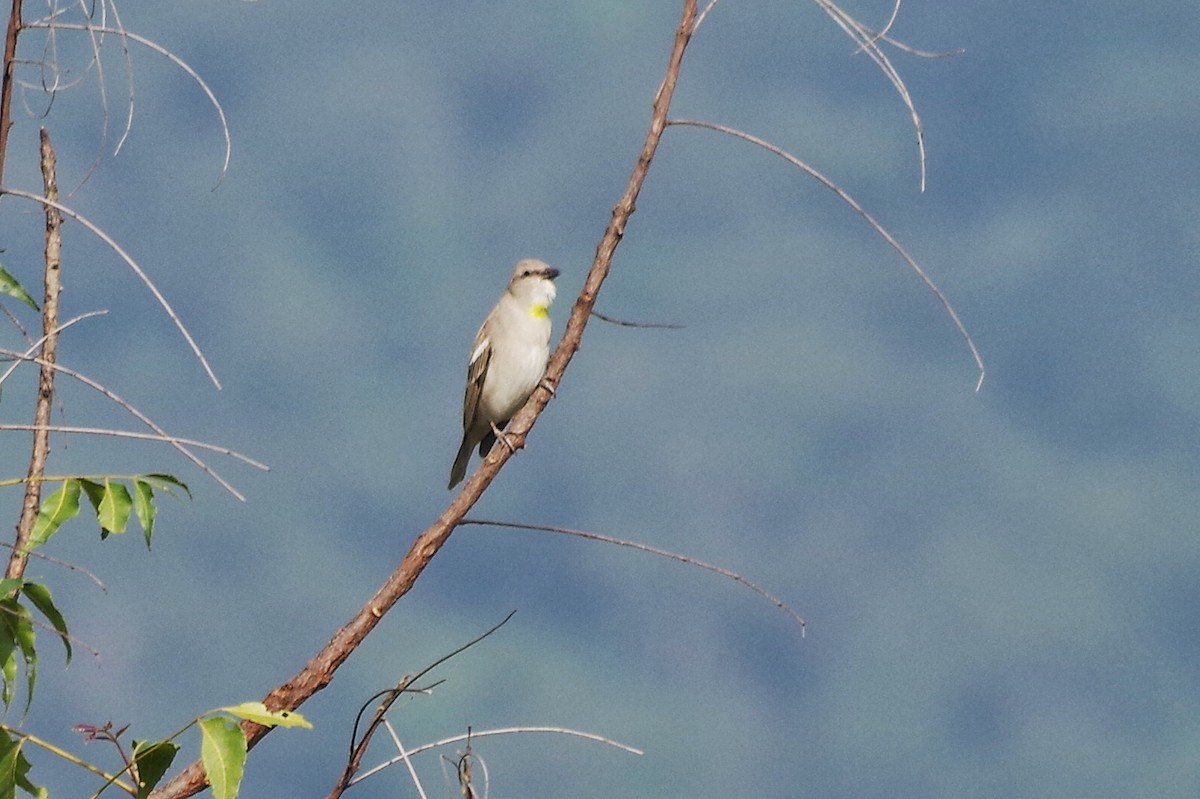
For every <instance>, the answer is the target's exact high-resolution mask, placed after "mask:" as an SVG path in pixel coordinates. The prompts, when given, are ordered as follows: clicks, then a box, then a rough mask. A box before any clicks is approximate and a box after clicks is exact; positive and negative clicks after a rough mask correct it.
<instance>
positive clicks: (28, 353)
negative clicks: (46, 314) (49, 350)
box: [0, 311, 108, 386]
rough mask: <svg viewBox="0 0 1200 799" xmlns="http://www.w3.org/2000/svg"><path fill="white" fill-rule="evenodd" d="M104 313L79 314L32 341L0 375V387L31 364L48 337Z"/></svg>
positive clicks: (1, 352) (104, 312)
mask: <svg viewBox="0 0 1200 799" xmlns="http://www.w3.org/2000/svg"><path fill="white" fill-rule="evenodd" d="M106 313H108V311H88V312H87V313H85V314H80V315H79V316H76V317H75V318H74V319H69V320H67V321H66V322H63V323H62V324H61V325H59V326H58V327H56V328H54V329H53V330H51V331H50V332H48V333H46V334H45V335H43V336H42V337H41V338H39V339H38V340H37V341H34V342H33V343H31V344H30V345H29V348H28V349H26V350H25V352H24V353H22V354H21V355H20V356H16V357H13V359H12V361H13V362H12V366H10V367H8V368H7V369H5V370H4V374H2V375H0V386H3V385H4V382H5V381H6V380H8V378H9V377H10V376H12V373H13V372H15V371H16V370H17V367H19V366H20V365H21V364H23V363H32V362H33V359H32V356H33V353H34V351H35V350H37V348H38V347H40V346H42V342H44V341H45V340H46V339H47V338H48V337H50V336H52V335H57V334H59V333H61V332H62V331H64V330H66V329H67V328H68V327H70V326H71V325H73V324H75V323H76V322H81V321H83V320H84V319H87V318H89V317H92V316H103V315H104V314H106ZM5 353H7V350H4V351H0V354H5Z"/></svg>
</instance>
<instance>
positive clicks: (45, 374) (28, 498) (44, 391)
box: [5, 128, 62, 578]
mask: <svg viewBox="0 0 1200 799" xmlns="http://www.w3.org/2000/svg"><path fill="white" fill-rule="evenodd" d="M41 161H42V187H43V189H44V190H45V192H46V198H47V199H48V200H50V201H51V202H55V203H56V202H58V178H57V176H56V175H55V157H54V145H53V144H51V142H50V133H49V132H48V131H47V130H46V129H45V128H42V130H41ZM45 209H46V246H45V275H44V278H43V283H44V291H43V295H42V336H43V340H42V351H41V356H40V357H39V358H38V361H39V362H40V363H41V370H40V371H39V373H38V393H37V400H36V401H35V404H34V411H33V425H34V429H33V448H32V453H31V454H30V456H29V471H28V473H27V479H26V482H25V497H24V499H23V500H22V502H21V517H20V519H19V520H18V521H17V539H16V543H15V544H14V545H13V550H12V555H11V556H10V557H9V559H8V569H7V571H6V574H5V576H6V577H10V578H11V577H21V576H23V575H24V574H25V565H26V563H28V561H29V553H28V552H27V551H26V549H25V547H26V545H27V544H28V542H29V536H30V534H31V533H32V532H33V525H34V523H35V522H36V521H37V515H38V509H39V508H40V507H41V504H42V475H44V474H45V473H46V458H47V457H48V456H49V455H50V412H51V410H52V409H53V406H54V363H55V361H56V360H57V358H58V332H59V327H58V295H59V293H60V292H61V291H62V282H61V274H60V271H59V267H60V266H61V263H62V235H61V230H60V228H61V227H62V214H60V213H59V212H58V209H57V208H55V207H54V206H53V205H46V206H45Z"/></svg>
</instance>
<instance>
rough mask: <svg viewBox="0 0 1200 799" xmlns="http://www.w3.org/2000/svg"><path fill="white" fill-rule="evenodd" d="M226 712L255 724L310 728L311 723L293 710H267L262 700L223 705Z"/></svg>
mask: <svg viewBox="0 0 1200 799" xmlns="http://www.w3.org/2000/svg"><path fill="white" fill-rule="evenodd" d="M221 710H224V711H225V712H226V713H232V714H233V715H235V716H237V717H238V718H240V719H249V720H250V721H253V722H254V723H256V724H263V725H265V726H267V727H303V728H304V729H306V730H311V729H312V724H310V723H309V722H308V720H307V719H305V718H304V716H301V715H300V714H299V713H297V712H295V711H294V710H267V706H266V705H264V704H263V703H262V702H242V703H241V704H240V705H233V706H231V707H223V708H221Z"/></svg>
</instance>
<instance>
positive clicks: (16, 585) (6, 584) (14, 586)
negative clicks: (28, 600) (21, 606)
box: [0, 577, 25, 599]
mask: <svg viewBox="0 0 1200 799" xmlns="http://www.w3.org/2000/svg"><path fill="white" fill-rule="evenodd" d="M23 585H25V581H24V580H22V579H21V578H20V577H6V578H5V579H3V580H0V599H3V598H7V597H8V595H9V594H13V595H14V597H13V598H16V597H15V592H17V591H19V590H21V586H23Z"/></svg>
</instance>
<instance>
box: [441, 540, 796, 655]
mask: <svg viewBox="0 0 1200 799" xmlns="http://www.w3.org/2000/svg"><path fill="white" fill-rule="evenodd" d="M459 524H460V525H463V526H465V525H468V524H473V525H478V526H480V527H508V528H511V529H513V530H537V531H539V532H543V533H560V534H562V535H573V536H575V537H576V538H584V539H587V540H588V541H599V542H601V543H604V544H615V545H617V546H619V547H629V548H630V549H636V550H639V551H641V552H648V553H650V554H651V555H658V556H660V557H664V558H670V559H671V560H674V561H678V562H680V563H686V564H687V565H689V566H695V567H697V568H699V569H705V570H706V571H710V572H713V573H714V574H719V575H721V576H722V577H727V578H729V579H730V580H733V581H734V582H736V583H740V584H741V585H744V586H746V587H747V588H749V589H750V590H751V591H753V592H754V593H756V594H758V595H759V596H761V597H762V598H763V599H765V600H767V601H768V602H770V603H771V604H772V605H774V606H775V607H777V608H779V609H780V610H782V611H783V612H784V613H786V614H787V615H789V616H791V617H792V619H793V620H794V621H795V622H796V623H797V624H799V625H800V637H801V638H803V637H804V619H803V618H802V617H801V616H800V614H799V613H797V612H796V611H795V610H793V609H792V608H791V606H790V605H788V604H787V603H786V602H784V601H783V600H782V599H780V598H779V597H777V596H775V595H774V594H772V593H770V592H768V591H767V590H766V589H765V588H761V587H759V586H758V585H755V584H754V583H752V582H750V581H749V580H747V579H746V578H745V577H743V576H742V575H740V574H738V573H737V572H734V571H730V570H729V569H724V568H722V567H720V566H714V565H712V564H711V563H705V562H704V561H702V560H697V559H696V558H693V557H690V556H688V555H681V554H679V553H678V552H671V551H670V550H666V549H659V548H658V547H653V546H650V545H649V544H642V543H639V542H637V541H626V540H625V539H623V538H614V537H613V536H610V535H603V534H601V533H592V532H588V531H587V530H573V529H571V528H570V527H554V526H551V525H546V524H522V523H521V522H497V521H491V520H489V519H463V520H462V521H461V522H460V523H459Z"/></svg>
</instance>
